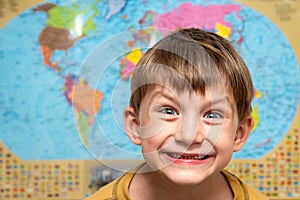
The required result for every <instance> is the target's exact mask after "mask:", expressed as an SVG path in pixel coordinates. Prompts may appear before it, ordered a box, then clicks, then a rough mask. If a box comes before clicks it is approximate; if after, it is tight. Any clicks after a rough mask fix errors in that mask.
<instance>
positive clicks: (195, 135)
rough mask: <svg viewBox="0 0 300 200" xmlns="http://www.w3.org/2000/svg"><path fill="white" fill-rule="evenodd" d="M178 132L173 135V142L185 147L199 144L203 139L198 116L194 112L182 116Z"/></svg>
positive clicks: (203, 134) (203, 135) (203, 132)
mask: <svg viewBox="0 0 300 200" xmlns="http://www.w3.org/2000/svg"><path fill="white" fill-rule="evenodd" d="M179 126H180V128H179V131H178V132H177V133H176V135H175V140H176V141H178V142H183V143H185V144H186V145H191V144H194V143H199V144H201V143H202V142H203V140H204V138H205V131H204V130H203V127H202V125H201V123H200V116H199V114H197V113H195V112H189V113H186V114H185V115H182V118H181V123H180V125H179Z"/></svg>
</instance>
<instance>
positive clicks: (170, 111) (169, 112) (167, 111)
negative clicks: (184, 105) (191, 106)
mask: <svg viewBox="0 0 300 200" xmlns="http://www.w3.org/2000/svg"><path fill="white" fill-rule="evenodd" d="M160 112H162V113H164V114H167V115H178V112H177V111H176V110H175V109H173V108H163V109H161V110H160Z"/></svg>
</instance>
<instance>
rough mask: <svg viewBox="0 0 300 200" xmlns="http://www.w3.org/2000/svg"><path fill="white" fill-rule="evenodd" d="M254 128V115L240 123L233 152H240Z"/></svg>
mask: <svg viewBox="0 0 300 200" xmlns="http://www.w3.org/2000/svg"><path fill="white" fill-rule="evenodd" d="M253 126H254V119H253V117H252V115H249V116H248V117H246V118H245V119H244V120H242V121H241V122H240V123H239V126H238V128H237V130H236V134H235V138H234V148H233V151H234V152H237V151H239V150H240V149H241V148H242V147H243V146H244V144H245V143H246V142H247V140H248V136H249V135H250V132H251V130H252V128H253Z"/></svg>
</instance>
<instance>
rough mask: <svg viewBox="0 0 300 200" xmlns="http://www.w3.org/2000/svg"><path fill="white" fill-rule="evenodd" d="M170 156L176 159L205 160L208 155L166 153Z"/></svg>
mask: <svg viewBox="0 0 300 200" xmlns="http://www.w3.org/2000/svg"><path fill="white" fill-rule="evenodd" d="M166 154H167V155H168V156H169V157H170V158H173V159H176V160H205V159H207V158H209V157H211V156H210V155H199V154H184V153H166Z"/></svg>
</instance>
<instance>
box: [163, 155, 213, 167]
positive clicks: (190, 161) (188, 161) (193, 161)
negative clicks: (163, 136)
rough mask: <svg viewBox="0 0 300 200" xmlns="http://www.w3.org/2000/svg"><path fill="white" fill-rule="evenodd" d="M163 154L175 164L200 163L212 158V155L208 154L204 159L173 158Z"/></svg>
mask: <svg viewBox="0 0 300 200" xmlns="http://www.w3.org/2000/svg"><path fill="white" fill-rule="evenodd" d="M164 155H165V157H166V158H167V159H168V160H170V161H171V162H172V163H174V164H177V165H202V164H205V163H208V162H209V161H210V160H211V159H212V156H209V157H207V158H206V159H204V160H193V159H175V158H172V157H170V156H169V155H168V154H164Z"/></svg>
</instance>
